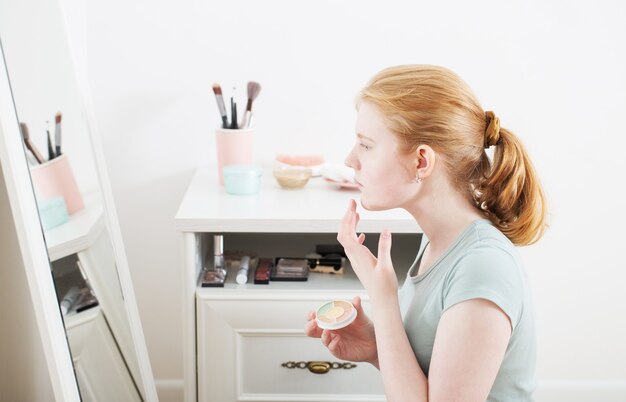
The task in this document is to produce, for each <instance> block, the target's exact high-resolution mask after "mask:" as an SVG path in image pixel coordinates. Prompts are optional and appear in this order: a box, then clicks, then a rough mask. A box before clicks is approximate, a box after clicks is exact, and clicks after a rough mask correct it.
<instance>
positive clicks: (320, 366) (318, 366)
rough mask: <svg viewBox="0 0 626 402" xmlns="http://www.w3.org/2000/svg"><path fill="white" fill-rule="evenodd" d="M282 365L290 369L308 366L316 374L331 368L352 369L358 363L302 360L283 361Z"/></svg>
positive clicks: (326, 371) (323, 372) (324, 372)
mask: <svg viewBox="0 0 626 402" xmlns="http://www.w3.org/2000/svg"><path fill="white" fill-rule="evenodd" d="M281 366H282V367H285V368H288V369H294V368H299V369H305V368H306V369H309V371H310V372H311V373H314V374H326V373H328V372H329V371H330V370H331V369H334V370H336V369H346V370H350V369H353V368H355V367H356V364H354V363H351V362H343V363H340V362H323V361H309V362H304V361H300V362H286V363H283V364H282V365H281Z"/></svg>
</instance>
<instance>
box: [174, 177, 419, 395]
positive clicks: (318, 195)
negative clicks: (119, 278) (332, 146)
mask: <svg viewBox="0 0 626 402" xmlns="http://www.w3.org/2000/svg"><path fill="white" fill-rule="evenodd" d="M351 198H353V199H356V200H358V199H359V193H358V192H353V191H347V190H341V189H339V188H337V187H333V185H331V184H329V183H327V182H325V181H324V180H323V179H321V178H312V179H311V181H310V182H309V183H308V184H307V186H306V187H305V188H304V189H301V190H283V189H281V188H280V187H279V186H278V184H277V183H276V181H275V180H274V178H273V177H272V174H271V171H264V174H263V178H262V184H261V190H260V192H259V194H257V195H254V196H235V195H229V194H227V193H226V192H225V190H224V188H223V187H221V186H220V185H219V182H218V180H217V172H216V171H215V168H202V169H199V170H198V171H197V172H196V174H195V176H194V177H193V179H192V181H191V184H190V185H189V188H188V189H187V192H186V194H185V196H184V198H183V200H182V203H181V205H180V208H179V210H178V212H177V214H176V227H177V229H178V230H179V231H180V232H182V249H183V254H182V255H183V275H184V278H183V284H184V290H183V297H184V300H183V314H184V317H183V320H184V351H183V353H184V360H185V362H184V371H185V373H184V374H185V401H196V400H198V401H381V400H385V398H384V394H383V388H382V382H381V380H380V375H379V373H378V371H377V370H376V369H375V368H373V367H372V366H371V365H369V364H367V363H357V367H355V368H352V369H331V370H330V371H328V372H327V373H326V374H314V373H312V372H310V371H309V370H308V369H302V368H286V367H283V363H287V362H301V361H328V362H338V363H343V362H342V361H339V360H338V359H336V358H335V357H333V356H332V355H331V354H330V353H329V352H328V351H327V350H326V349H325V348H324V347H323V345H321V343H320V341H319V340H317V339H311V338H307V337H305V336H304V334H303V328H304V325H305V323H306V321H305V314H306V313H307V312H308V311H310V310H313V309H315V308H316V307H318V306H319V305H321V304H322V303H323V302H325V301H327V300H331V299H336V298H339V299H348V300H351V299H352V298H353V297H354V296H356V295H359V296H361V298H362V299H363V300H364V308H365V310H366V312H367V311H368V307H369V306H368V302H367V295H366V293H365V292H364V290H363V288H362V286H361V284H360V282H359V281H358V279H357V278H356V276H355V274H354V272H353V271H352V270H351V268H350V267H346V268H347V269H346V272H345V274H344V275H330V274H320V273H310V275H309V279H308V281H306V282H270V284H269V285H257V284H254V272H253V270H251V272H249V280H248V283H247V284H244V285H238V284H236V282H235V276H236V272H233V271H231V272H229V273H228V278H227V283H226V284H225V286H224V287H223V288H203V287H200V286H199V284H198V283H199V282H198V278H199V275H200V272H201V270H202V268H203V264H204V258H205V256H206V254H207V251H210V252H212V250H213V248H212V235H213V234H223V235H224V248H225V249H226V250H229V249H232V250H249V251H252V252H255V253H257V254H258V256H259V257H278V256H282V257H297V256H300V257H302V256H304V255H305V254H307V253H310V252H312V251H314V250H315V245H316V244H332V243H336V242H337V241H336V236H337V234H336V233H337V230H338V228H339V224H340V221H341V218H342V217H343V215H344V213H345V211H346V209H347V207H348V202H349V200H350V199H351ZM359 213H360V215H361V220H360V223H359V225H358V228H357V229H358V231H359V232H364V233H372V234H371V235H368V238H367V239H366V243H365V244H366V245H367V246H368V247H370V249H372V250H373V252H374V254H376V247H377V244H378V233H380V231H381V230H382V229H384V228H388V229H389V230H390V231H391V232H392V233H393V235H394V237H393V250H392V258H393V261H394V265H395V266H396V271H397V272H398V278H399V281H403V280H404V278H405V276H406V270H407V269H408V267H409V266H410V264H411V263H412V262H413V260H414V258H415V256H416V254H417V251H418V248H419V242H420V239H421V235H420V232H421V230H420V228H419V227H418V226H417V224H416V223H415V221H414V220H413V219H412V217H411V216H410V215H409V214H408V213H406V212H405V211H402V210H392V211H385V212H376V213H373V212H369V211H364V210H362V209H361V208H360V211H359Z"/></svg>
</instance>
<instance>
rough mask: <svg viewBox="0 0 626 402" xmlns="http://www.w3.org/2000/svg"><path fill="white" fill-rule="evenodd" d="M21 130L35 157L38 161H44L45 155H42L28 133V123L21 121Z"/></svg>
mask: <svg viewBox="0 0 626 402" xmlns="http://www.w3.org/2000/svg"><path fill="white" fill-rule="evenodd" d="M20 131H21V132H22V138H23V139H24V144H25V145H26V148H28V150H29V151H30V152H31V153H32V154H33V156H34V157H35V159H37V162H39V163H43V162H44V159H43V156H41V153H39V150H38V149H37V148H36V147H35V145H34V144H33V142H32V141H31V140H30V134H29V133H28V126H27V125H26V123H20Z"/></svg>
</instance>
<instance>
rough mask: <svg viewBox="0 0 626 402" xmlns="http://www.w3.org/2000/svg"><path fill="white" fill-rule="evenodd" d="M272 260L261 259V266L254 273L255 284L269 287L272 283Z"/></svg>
mask: <svg viewBox="0 0 626 402" xmlns="http://www.w3.org/2000/svg"><path fill="white" fill-rule="evenodd" d="M272 266H273V264H272V259H271V258H260V259H259V265H257V267H256V270H255V271H254V283H255V284H256V285H267V284H269V283H270V274H271V271H272Z"/></svg>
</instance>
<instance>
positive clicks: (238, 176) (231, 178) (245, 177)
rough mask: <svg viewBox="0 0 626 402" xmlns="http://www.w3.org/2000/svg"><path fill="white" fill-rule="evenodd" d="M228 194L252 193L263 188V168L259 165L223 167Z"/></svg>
mask: <svg viewBox="0 0 626 402" xmlns="http://www.w3.org/2000/svg"><path fill="white" fill-rule="evenodd" d="M222 173H223V176H224V187H226V192H227V193H228V194H234V195H252V194H257V193H258V192H259V189H260V188H261V175H262V174H263V169H261V167H260V166H258V165H229V166H224V167H223V168H222Z"/></svg>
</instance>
